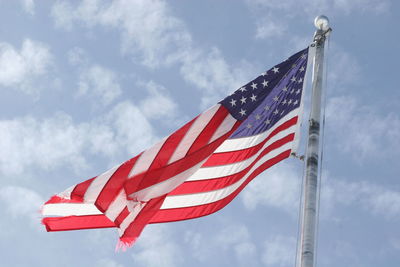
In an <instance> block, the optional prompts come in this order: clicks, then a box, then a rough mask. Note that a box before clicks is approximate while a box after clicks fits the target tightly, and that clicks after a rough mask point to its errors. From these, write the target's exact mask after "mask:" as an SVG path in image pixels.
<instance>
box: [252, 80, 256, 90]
mask: <svg viewBox="0 0 400 267" xmlns="http://www.w3.org/2000/svg"><path fill="white" fill-rule="evenodd" d="M251 88H253V90H254V89H257V84H256V83H254V82H253V83H252V84H251Z"/></svg>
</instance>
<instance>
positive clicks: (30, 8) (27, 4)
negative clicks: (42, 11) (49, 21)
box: [21, 0, 35, 16]
mask: <svg viewBox="0 0 400 267" xmlns="http://www.w3.org/2000/svg"><path fill="white" fill-rule="evenodd" d="M21 4H22V7H23V8H24V10H25V12H26V13H28V14H29V15H31V16H33V15H34V14H35V2H34V1H33V0H21Z"/></svg>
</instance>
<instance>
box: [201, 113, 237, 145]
mask: <svg viewBox="0 0 400 267" xmlns="http://www.w3.org/2000/svg"><path fill="white" fill-rule="evenodd" d="M236 122H237V120H236V119H235V118H234V117H232V115H231V114H230V113H228V115H227V116H226V117H225V119H224V121H223V122H222V123H221V125H220V126H219V127H218V129H217V130H216V131H215V132H214V134H213V136H212V137H211V139H210V142H208V143H209V144H210V143H212V142H214V141H215V140H216V139H218V138H220V137H221V136H222V135H224V134H226V133H227V132H229V131H230V130H231V129H232V127H233V125H235V123H236Z"/></svg>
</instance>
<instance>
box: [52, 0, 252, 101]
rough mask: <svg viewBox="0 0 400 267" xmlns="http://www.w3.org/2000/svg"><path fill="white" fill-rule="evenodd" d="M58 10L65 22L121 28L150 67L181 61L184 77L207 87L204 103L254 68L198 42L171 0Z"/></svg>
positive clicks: (124, 40) (137, 57)
mask: <svg viewBox="0 0 400 267" xmlns="http://www.w3.org/2000/svg"><path fill="white" fill-rule="evenodd" d="M52 16H53V18H54V21H55V24H56V25H57V26H58V27H60V28H65V29H71V28H72V27H73V26H74V25H84V26H85V27H88V28H92V27H95V26H102V27H105V28H112V29H115V30H117V31H119V32H120V36H121V50H122V53H123V54H124V55H131V56H133V60H134V61H135V62H140V63H141V64H143V65H144V66H146V67H148V68H151V69H153V68H161V67H169V66H171V65H172V64H177V65H178V66H179V68H180V73H181V75H182V78H183V79H184V80H185V81H186V82H188V83H189V84H191V85H194V86H195V87H197V88H198V89H199V90H200V92H201V93H202V95H203V96H202V98H201V104H200V107H201V108H202V109H203V108H205V107H208V106H209V105H211V104H214V103H215V102H217V101H219V100H220V99H221V98H222V97H223V96H225V94H226V93H227V92H230V91H234V90H235V89H236V88H238V87H239V86H240V85H242V83H243V82H244V81H246V80H248V78H249V73H251V72H252V69H253V68H254V67H252V66H251V65H250V64H248V63H246V62H244V61H243V62H239V63H238V65H237V66H236V67H230V66H231V65H233V64H229V63H227V62H226V61H225V59H224V57H223V56H222V54H221V52H220V51H219V50H218V49H217V48H215V47H210V48H207V49H203V48H199V47H197V46H196V44H195V43H194V42H193V40H192V39H193V38H192V35H191V34H190V32H189V31H188V29H187V28H186V26H185V24H184V23H183V21H182V20H180V19H179V18H177V17H175V16H174V15H173V14H172V11H171V9H170V8H169V6H168V5H167V3H166V2H165V1H160V0H152V1H144V0H137V1H114V2H112V3H111V4H108V3H106V2H101V1H83V2H82V3H81V4H79V5H76V6H73V5H71V4H69V3H67V2H57V3H56V4H55V5H54V6H53V8H52Z"/></svg>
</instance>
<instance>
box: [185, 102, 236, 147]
mask: <svg viewBox="0 0 400 267" xmlns="http://www.w3.org/2000/svg"><path fill="white" fill-rule="evenodd" d="M228 114H229V111H228V110H227V109H226V108H225V107H224V106H222V105H221V106H220V107H219V109H218V110H217V112H216V113H215V115H214V116H213V117H212V119H211V120H210V121H209V122H208V123H207V126H206V127H204V129H203V130H202V131H201V133H200V134H199V135H198V136H197V138H196V140H195V141H194V142H193V144H192V146H191V147H190V149H189V150H188V152H187V153H186V155H190V154H192V153H193V152H196V151H197V150H199V149H201V148H202V147H204V146H206V145H207V144H208V142H209V141H210V139H211V137H212V136H213V135H214V133H215V131H216V130H217V129H218V127H219V126H220V125H221V123H222V122H223V121H224V119H225V118H226V116H228Z"/></svg>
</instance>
